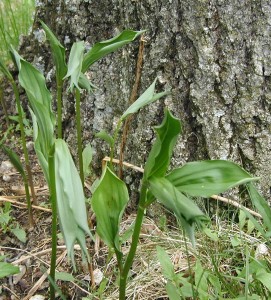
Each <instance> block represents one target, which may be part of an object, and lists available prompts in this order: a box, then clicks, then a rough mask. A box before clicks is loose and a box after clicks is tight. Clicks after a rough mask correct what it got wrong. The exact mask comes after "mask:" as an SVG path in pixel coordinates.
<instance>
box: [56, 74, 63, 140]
mask: <svg viewBox="0 0 271 300" xmlns="http://www.w3.org/2000/svg"><path fill="white" fill-rule="evenodd" d="M62 88H63V80H57V91H56V97H57V137H58V138H59V139H62Z"/></svg>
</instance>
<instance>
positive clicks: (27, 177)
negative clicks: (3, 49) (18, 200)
mask: <svg viewBox="0 0 271 300" xmlns="http://www.w3.org/2000/svg"><path fill="white" fill-rule="evenodd" d="M0 71H1V72H2V73H3V74H4V75H5V77H6V78H7V79H8V80H9V82H10V83H11V85H12V88H13V91H14V94H15V101H16V107H17V111H18V123H19V128H20V134H21V144H22V148H23V153H24V159H25V168H26V173H25V172H24V168H23V166H22V164H21V162H20V159H19V157H18V156H17V155H16V153H15V152H14V151H12V150H11V149H9V148H8V147H4V145H2V144H0V147H1V148H2V149H3V150H4V151H5V153H6V154H7V155H8V157H9V159H10V160H11V162H12V163H13V165H14V166H15V168H16V169H17V170H18V172H19V173H20V174H21V175H22V177H23V180H24V185H25V194H26V200H27V205H28V215H29V224H30V226H31V227H32V226H33V224H34V221H33V214H32V206H31V200H30V193H29V186H30V189H31V194H32V198H33V202H34V204H35V205H37V201H36V196H35V189H34V183H33V179H32V172H31V167H30V161H29V155H28V150H27V147H26V131H25V126H24V125H25V123H24V120H25V118H24V116H25V113H24V111H23V108H22V106H21V103H20V98H19V91H18V88H17V85H16V83H15V81H14V78H13V76H12V75H11V73H10V72H9V70H8V68H7V67H6V66H5V64H4V63H3V62H2V61H1V60H0Z"/></svg>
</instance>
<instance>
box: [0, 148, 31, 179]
mask: <svg viewBox="0 0 271 300" xmlns="http://www.w3.org/2000/svg"><path fill="white" fill-rule="evenodd" d="M0 147H1V148H2V149H3V150H4V152H5V153H6V155H7V156H8V158H9V160H10V161H11V163H12V164H13V166H14V167H15V169H16V170H17V171H18V172H19V173H20V174H21V175H22V177H23V178H26V175H25V172H24V167H23V165H22V163H21V161H20V158H19V156H18V155H17V154H16V153H15V152H14V151H13V150H11V149H10V148H9V147H7V146H5V145H0Z"/></svg>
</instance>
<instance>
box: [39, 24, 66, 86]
mask: <svg viewBox="0 0 271 300" xmlns="http://www.w3.org/2000/svg"><path fill="white" fill-rule="evenodd" d="M40 23H41V25H42V27H43V29H44V31H45V32H46V36H47V39H48V40H49V43H50V47H51V51H52V55H53V60H54V64H55V66H56V77H57V80H58V82H59V81H61V80H62V79H63V77H64V76H65V75H66V73H67V65H66V60H65V48H64V47H63V46H62V45H61V43H60V42H59V40H58V39H57V38H56V36H55V35H54V33H53V32H52V31H51V29H50V28H49V27H48V26H47V25H46V24H45V23H43V22H42V21H41V20H40Z"/></svg>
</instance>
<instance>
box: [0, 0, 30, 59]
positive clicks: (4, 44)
mask: <svg viewBox="0 0 271 300" xmlns="http://www.w3.org/2000/svg"><path fill="white" fill-rule="evenodd" d="M34 8H35V1H34V0H18V1H12V0H3V1H1V3H0V54H1V58H3V60H4V62H6V61H8V60H10V57H9V54H8V51H9V48H10V45H12V46H13V47H15V48H17V46H18V44H19V36H20V35H21V34H27V32H28V30H29V28H30V26H31V24H32V22H33V18H32V14H33V12H34Z"/></svg>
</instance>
